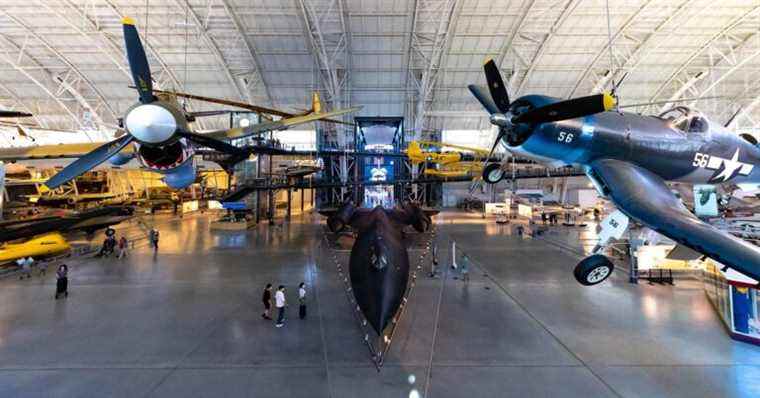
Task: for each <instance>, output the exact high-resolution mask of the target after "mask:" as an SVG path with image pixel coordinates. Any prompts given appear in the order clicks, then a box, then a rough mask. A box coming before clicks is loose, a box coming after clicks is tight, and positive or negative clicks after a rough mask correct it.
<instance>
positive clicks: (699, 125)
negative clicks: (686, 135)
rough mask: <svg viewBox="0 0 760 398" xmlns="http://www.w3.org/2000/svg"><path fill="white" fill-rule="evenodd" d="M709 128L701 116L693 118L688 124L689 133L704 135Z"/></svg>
mask: <svg viewBox="0 0 760 398" xmlns="http://www.w3.org/2000/svg"><path fill="white" fill-rule="evenodd" d="M709 128H710V126H709V124H708V123H707V120H706V119H705V118H704V117H702V116H694V117H692V118H691V121H690V122H689V132H690V133H700V134H701V133H706V132H707V130H709Z"/></svg>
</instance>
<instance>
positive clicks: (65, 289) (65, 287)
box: [55, 264, 69, 300]
mask: <svg viewBox="0 0 760 398" xmlns="http://www.w3.org/2000/svg"><path fill="white" fill-rule="evenodd" d="M56 276H57V277H58V280H57V281H56V284H55V299H56V300H58V298H59V297H60V296H61V295H63V296H64V297H69V267H68V266H67V265H66V264H61V265H60V266H59V267H58V271H57V272H56Z"/></svg>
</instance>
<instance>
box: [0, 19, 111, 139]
mask: <svg viewBox="0 0 760 398" xmlns="http://www.w3.org/2000/svg"><path fill="white" fill-rule="evenodd" d="M0 12H2V13H3V14H5V16H6V17H8V18H9V19H10V20H12V21H13V22H14V23H15V24H16V25H18V26H19V27H21V28H22V29H23V30H24V32H26V33H27V34H29V35H31V36H32V37H34V38H35V39H36V40H37V41H38V42H40V43H41V44H42V45H43V46H44V47H45V48H46V49H47V50H48V51H50V52H51V53H53V55H55V56H56V57H57V58H58V59H59V60H60V61H61V62H62V63H63V64H65V65H66V66H67V67H68V68H69V70H70V71H71V72H73V73H74V74H75V75H76V76H77V78H78V80H80V81H82V82H84V83H85V84H87V86H88V87H89V88H90V90H91V91H92V92H93V93H94V94H95V95H96V96H97V98H98V100H99V102H100V106H93V105H92V104H90V102H89V101H88V100H87V99H86V98H85V96H84V95H83V94H82V92H81V91H79V90H78V89H77V88H76V87H75V86H74V84H71V82H66V81H65V80H61V79H60V77H58V78H56V77H54V79H53V80H59V82H60V83H61V85H62V86H63V87H65V89H66V90H67V91H68V92H70V93H71V95H72V96H73V97H74V98H75V99H76V100H77V102H78V103H79V105H81V106H82V107H83V108H84V109H87V110H88V111H89V113H90V114H91V115H92V116H93V118H94V119H95V122H96V123H97V124H98V125H100V126H103V124H104V123H103V119H102V118H101V117H100V115H99V114H98V111H97V108H99V107H103V108H105V109H106V110H107V111H108V113H109V114H110V115H111V118H112V119H113V120H114V121H115V120H116V119H117V116H116V112H114V110H113V108H112V107H111V105H110V104H109V103H108V101H107V100H106V98H105V96H104V95H103V93H102V92H101V91H100V90H99V89H98V88H97V87H96V86H95V84H93V83H92V81H90V79H88V78H87V76H85V75H84V74H83V73H82V72H81V71H80V70H79V68H77V67H76V65H74V64H73V63H72V62H71V61H70V60H69V59H68V58H67V57H66V56H65V55H63V54H62V53H61V52H60V51H58V50H57V49H55V48H54V47H53V46H52V45H51V44H50V43H49V42H48V41H47V40H45V39H44V38H43V37H42V36H41V35H39V34H38V33H37V32H35V31H34V30H33V29H31V28H30V27H29V26H27V25H26V24H25V23H24V22H23V21H21V20H20V19H18V18H16V17H15V16H14V15H11V14H10V13H8V12H7V11H5V10H0Z"/></svg>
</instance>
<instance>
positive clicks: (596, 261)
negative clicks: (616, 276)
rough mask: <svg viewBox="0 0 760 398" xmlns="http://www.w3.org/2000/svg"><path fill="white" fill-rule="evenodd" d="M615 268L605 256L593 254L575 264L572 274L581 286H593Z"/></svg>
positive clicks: (603, 279) (602, 280) (610, 273)
mask: <svg viewBox="0 0 760 398" xmlns="http://www.w3.org/2000/svg"><path fill="white" fill-rule="evenodd" d="M614 269H615V266H614V265H613V264H612V261H610V260H609V259H608V258H607V257H605V256H603V255H601V254H594V255H592V256H588V257H586V258H584V259H583V260H582V261H581V262H579V263H578V265H576V266H575V270H574V271H573V276H575V280H577V281H578V283H580V284H581V285H583V286H593V285H596V284H599V283H602V282H604V281H605V280H606V279H607V278H608V277H609V276H610V275H612V271H613V270H614Z"/></svg>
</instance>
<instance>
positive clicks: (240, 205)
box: [222, 202, 247, 210]
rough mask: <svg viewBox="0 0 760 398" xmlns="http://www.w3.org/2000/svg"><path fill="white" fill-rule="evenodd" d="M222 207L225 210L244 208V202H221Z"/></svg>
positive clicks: (245, 207)
mask: <svg viewBox="0 0 760 398" xmlns="http://www.w3.org/2000/svg"><path fill="white" fill-rule="evenodd" d="M222 208H224V209H227V210H246V209H247V206H246V204H245V202H222Z"/></svg>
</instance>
